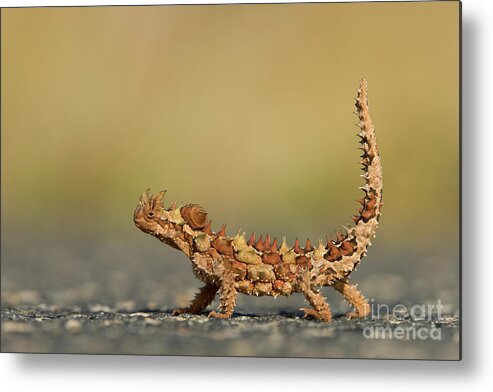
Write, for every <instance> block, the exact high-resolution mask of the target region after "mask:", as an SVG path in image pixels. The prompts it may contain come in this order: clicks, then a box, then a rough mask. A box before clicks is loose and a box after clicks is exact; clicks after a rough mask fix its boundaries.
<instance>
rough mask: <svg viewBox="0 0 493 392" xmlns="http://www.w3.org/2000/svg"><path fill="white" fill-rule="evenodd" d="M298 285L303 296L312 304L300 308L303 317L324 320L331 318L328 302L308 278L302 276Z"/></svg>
mask: <svg viewBox="0 0 493 392" xmlns="http://www.w3.org/2000/svg"><path fill="white" fill-rule="evenodd" d="M299 286H300V289H301V292H302V293H303V294H304V295H305V298H306V299H307V300H308V302H309V303H310V305H311V306H312V307H311V308H301V310H303V312H304V313H305V317H306V318H314V319H317V320H321V321H325V322H328V321H330V320H331V319H332V313H331V311H330V307H329V304H328V303H327V302H326V301H325V298H324V297H323V296H322V294H320V292H318V291H316V290H315V289H314V288H313V287H312V285H311V283H310V280H309V278H308V277H306V278H305V277H304V278H302V280H301V281H300V283H299Z"/></svg>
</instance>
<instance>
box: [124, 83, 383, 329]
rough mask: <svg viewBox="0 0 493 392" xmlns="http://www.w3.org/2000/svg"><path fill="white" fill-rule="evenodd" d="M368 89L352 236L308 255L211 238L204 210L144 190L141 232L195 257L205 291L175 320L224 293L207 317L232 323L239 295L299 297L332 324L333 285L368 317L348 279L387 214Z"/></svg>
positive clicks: (363, 95) (362, 102)
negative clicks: (326, 290)
mask: <svg viewBox="0 0 493 392" xmlns="http://www.w3.org/2000/svg"><path fill="white" fill-rule="evenodd" d="M367 89H368V87H367V82H366V80H365V79H362V80H361V82H360V86H359V89H358V95H357V97H356V114H357V116H358V119H359V122H358V124H357V125H358V127H359V129H360V131H359V133H358V137H359V138H360V144H361V147H360V148H361V150H362V155H361V161H360V163H361V165H363V171H364V175H363V178H364V179H365V183H364V185H363V186H362V187H360V189H361V190H362V191H363V192H364V197H363V198H362V199H361V200H360V201H359V203H360V204H361V208H360V209H359V213H358V214H357V215H355V216H354V217H353V221H354V224H352V225H351V226H349V227H347V228H346V232H345V233H344V234H343V233H340V232H338V233H337V235H336V238H334V239H327V242H326V243H325V244H324V243H323V242H322V241H319V243H318V246H317V247H314V246H312V244H311V242H310V240H307V242H306V245H305V246H304V248H302V247H301V246H300V243H299V241H298V240H296V242H295V244H294V245H293V246H292V247H290V246H288V245H287V243H286V240H285V239H283V241H282V244H281V246H280V247H278V245H277V240H276V239H273V241H272V244H271V238H270V236H269V235H267V236H266V237H265V239H262V236H260V237H259V238H258V239H257V238H256V236H255V234H254V233H252V235H251V236H250V238H249V240H248V241H247V239H246V238H245V234H244V233H243V234H240V233H238V235H236V236H234V237H231V236H228V235H227V234H226V226H222V227H221V229H220V230H219V231H218V232H213V231H212V227H211V221H210V220H207V212H206V211H205V209H204V208H202V207H201V206H200V205H198V204H188V205H186V206H182V207H177V206H176V203H173V204H172V205H171V206H170V207H169V208H165V207H164V205H163V198H164V194H165V192H159V193H157V194H155V195H152V196H151V195H149V190H147V191H145V192H144V193H143V194H142V195H141V197H140V200H139V203H138V205H137V208H136V209H135V212H134V222H135V224H136V226H137V227H138V228H139V229H140V230H142V231H144V232H145V233H148V234H150V235H152V236H154V237H156V238H158V239H159V240H161V241H162V242H164V243H165V244H167V245H170V246H172V247H173V248H175V249H178V250H180V251H182V252H183V253H184V254H185V255H186V256H188V257H189V258H190V260H191V261H192V264H193V270H194V273H195V275H196V277H197V278H198V279H200V280H201V281H203V282H204V286H203V287H202V289H201V290H200V291H199V293H197V295H196V296H195V298H194V299H193V301H192V302H191V304H190V305H189V306H188V307H186V308H180V309H176V310H175V311H174V312H173V314H175V315H177V314H181V313H200V312H202V311H203V310H204V309H205V308H206V307H207V306H208V305H210V303H211V302H212V301H213V300H214V298H215V296H216V294H217V293H218V292H219V294H220V305H219V309H218V311H211V312H210V313H209V316H211V317H220V318H228V317H231V315H232V313H233V310H234V308H235V305H236V297H237V294H238V293H243V294H247V295H257V296H260V295H270V296H273V297H276V296H279V295H285V296H288V295H290V294H292V293H296V292H301V293H303V294H304V296H305V297H306V299H307V300H308V302H309V303H310V305H311V308H304V309H303V310H304V312H305V316H307V317H311V318H315V319H319V320H322V321H329V320H330V319H331V317H332V316H331V312H330V308H329V305H328V304H327V302H326V301H325V298H324V297H323V296H322V295H321V293H320V288H321V287H323V286H332V287H334V288H335V289H336V290H337V291H339V292H340V293H341V294H342V295H343V296H344V298H345V299H346V300H347V301H349V302H350V304H351V305H352V306H353V307H354V309H355V313H354V315H356V316H359V317H366V316H367V315H368V313H369V311H370V307H369V305H368V301H367V300H366V299H365V297H364V296H363V295H362V294H361V293H360V292H359V291H358V290H357V289H356V286H355V285H352V284H350V283H349V275H350V274H351V272H352V271H354V269H355V267H356V265H357V264H358V263H359V262H360V261H361V259H362V258H363V257H364V256H365V255H366V251H367V248H368V247H369V246H370V245H371V240H372V238H373V237H374V236H375V232H376V230H377V227H378V221H379V217H380V210H381V207H382V165H381V162H380V155H379V152H378V146H377V140H376V136H375V131H374V128H373V123H372V120H371V118H370V113H369V109H368V98H367Z"/></svg>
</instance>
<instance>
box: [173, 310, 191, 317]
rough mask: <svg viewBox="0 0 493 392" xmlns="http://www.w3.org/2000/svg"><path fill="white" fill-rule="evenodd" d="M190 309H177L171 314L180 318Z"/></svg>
mask: <svg viewBox="0 0 493 392" xmlns="http://www.w3.org/2000/svg"><path fill="white" fill-rule="evenodd" d="M187 312H188V309H187V308H176V309H174V310H173V312H171V315H172V316H179V315H180V314H183V313H187Z"/></svg>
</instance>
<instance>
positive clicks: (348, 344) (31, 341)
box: [1, 306, 459, 360]
mask: <svg viewBox="0 0 493 392" xmlns="http://www.w3.org/2000/svg"><path fill="white" fill-rule="evenodd" d="M300 316H301V313H300V314H298V313H289V312H281V313H279V312H277V314H276V313H275V312H274V313H273V314H272V315H268V314H263V315H251V314H241V313H236V314H235V315H234V317H233V318H232V319H229V320H217V319H211V318H208V317H207V316H206V314H204V315H183V316H178V317H173V316H171V314H170V312H168V311H167V312H163V311H156V310H150V309H141V310H135V311H115V310H114V309H109V308H106V307H102V308H100V309H97V307H96V306H95V307H93V309H92V311H91V310H81V309H79V308H73V309H67V308H65V309H56V308H53V307H51V308H50V307H47V306H45V307H43V308H37V309H32V308H26V309H9V308H6V309H2V313H1V317H2V334H1V337H2V341H1V342H2V351H4V352H38V353H46V352H52V353H53V352H56V353H94V354H108V353H114V354H145V355H210V356H260V357H319V358H341V357H346V358H347V357H353V358H408V359H450V360H452V359H457V358H458V355H459V354H458V344H457V343H458V339H459V328H458V318H457V316H454V315H446V316H442V318H441V321H440V322H437V321H436V320H435V321H429V320H411V319H410V318H409V317H405V318H404V320H401V319H395V318H388V319H385V320H348V319H347V318H346V317H344V316H343V315H336V316H335V318H334V320H333V321H332V322H331V323H329V324H326V323H322V322H318V321H314V320H305V319H303V318H301V317H300ZM384 328H385V329H384ZM375 331H378V332H375ZM383 331H385V332H383ZM431 331H434V332H431ZM372 332H373V338H368V337H371V333H372ZM377 333H378V334H379V335H378V336H377V338H375V334H377ZM413 334H416V335H415V336H413ZM433 334H434V335H433ZM424 335H426V336H427V337H426V338H425V339H423V338H422V337H423V336H424ZM454 343H455V344H454ZM390 353H394V354H393V355H392V354H391V355H389V354H390Z"/></svg>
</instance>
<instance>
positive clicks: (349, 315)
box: [345, 311, 366, 320]
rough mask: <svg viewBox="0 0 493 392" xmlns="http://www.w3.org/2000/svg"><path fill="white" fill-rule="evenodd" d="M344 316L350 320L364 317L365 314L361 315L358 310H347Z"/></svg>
mask: <svg viewBox="0 0 493 392" xmlns="http://www.w3.org/2000/svg"><path fill="white" fill-rule="evenodd" d="M345 317H346V318H347V319H349V320H351V319H358V318H359V319H364V318H366V316H365V315H361V314H360V313H359V312H357V311H354V312H349V313H347V314H346V315H345Z"/></svg>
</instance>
